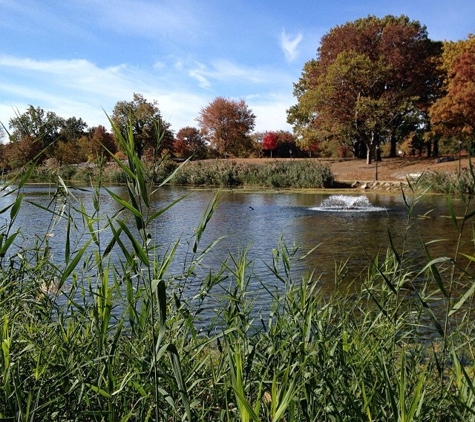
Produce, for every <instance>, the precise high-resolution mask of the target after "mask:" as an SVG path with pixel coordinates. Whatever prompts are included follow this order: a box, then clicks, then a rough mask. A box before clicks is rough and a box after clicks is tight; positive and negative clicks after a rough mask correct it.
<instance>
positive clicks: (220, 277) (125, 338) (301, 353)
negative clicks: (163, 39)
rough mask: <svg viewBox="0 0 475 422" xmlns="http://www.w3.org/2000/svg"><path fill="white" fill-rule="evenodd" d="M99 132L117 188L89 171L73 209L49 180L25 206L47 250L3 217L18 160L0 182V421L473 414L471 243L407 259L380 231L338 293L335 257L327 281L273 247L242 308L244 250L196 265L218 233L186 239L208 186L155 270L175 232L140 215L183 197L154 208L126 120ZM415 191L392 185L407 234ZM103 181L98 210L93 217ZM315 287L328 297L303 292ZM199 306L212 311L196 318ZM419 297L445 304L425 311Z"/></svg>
mask: <svg viewBox="0 0 475 422" xmlns="http://www.w3.org/2000/svg"><path fill="white" fill-rule="evenodd" d="M116 135H117V136H118V138H119V139H120V142H121V143H122V149H123V150H124V151H126V154H127V157H128V161H127V163H123V162H121V161H117V165H118V166H119V167H120V168H121V171H122V172H123V173H124V175H125V181H126V187H127V192H128V196H127V198H123V197H119V196H117V195H116V194H115V193H114V191H112V190H111V189H108V188H107V187H104V186H102V185H101V179H100V178H99V179H97V180H93V181H91V182H92V185H93V186H94V188H95V195H94V200H93V211H92V212H86V207H85V206H84V204H81V202H79V201H77V199H76V197H75V196H74V190H73V189H72V188H70V187H68V186H66V184H65V183H64V182H63V181H62V179H61V178H58V179H57V180H58V184H57V195H56V196H55V197H54V200H53V201H52V203H51V206H50V207H41V209H42V211H43V212H45V213H47V215H50V216H51V222H52V224H59V222H62V223H63V224H64V227H65V231H66V237H65V238H66V241H65V244H64V247H63V251H64V255H63V257H62V258H63V259H62V260H61V262H57V261H55V260H54V259H53V257H52V256H51V254H50V248H49V238H48V236H47V235H46V232H45V236H44V237H38V239H37V242H36V243H35V244H34V245H27V244H25V243H23V242H22V233H21V228H19V229H15V227H16V226H15V220H16V218H17V217H18V215H19V213H20V212H22V209H23V208H22V203H23V201H24V197H23V194H22V188H23V187H24V186H25V184H26V183H27V182H28V180H29V177H30V175H31V173H32V172H33V166H32V167H31V168H30V170H29V171H27V172H26V173H25V174H24V175H22V177H21V178H19V179H16V180H13V181H12V182H11V183H10V184H9V186H6V187H5V190H4V194H5V195H9V196H11V197H12V198H13V200H12V201H11V205H9V206H7V207H6V208H5V209H3V210H1V211H0V215H1V216H2V217H3V218H4V220H3V221H5V223H4V224H3V227H2V235H1V237H0V264H1V265H0V324H1V327H0V345H1V350H0V419H1V420H5V421H9V420H11V421H39V420H41V421H147V420H150V421H151V420H155V421H183V420H188V421H201V420H208V421H383V420H384V421H387V420H397V421H462V420H463V421H471V420H472V421H475V381H474V376H475V363H474V354H475V351H474V347H473V338H474V327H473V314H472V312H473V311H472V305H473V303H472V302H473V293H474V291H475V282H474V281H475V279H474V273H473V268H472V267H473V261H475V258H474V255H473V251H471V252H468V251H467V250H465V249H464V250H463V251H462V249H461V244H460V241H459V243H458V245H457V247H456V248H455V250H447V255H446V256H435V257H434V256H431V255H430V252H429V248H428V247H427V245H425V244H423V243H421V248H422V249H424V250H425V251H426V261H425V262H416V263H414V262H412V261H411V260H410V251H407V250H405V247H404V245H403V246H401V247H398V248H396V246H395V243H396V242H393V236H394V233H390V232H388V248H387V253H386V255H385V256H381V257H372V261H371V263H370V264H369V265H368V268H367V272H366V273H365V274H364V276H363V277H361V278H356V276H354V279H355V280H354V284H353V285H352V286H351V288H350V289H348V290H347V289H345V288H343V285H347V284H346V283H341V280H342V279H343V278H346V279H348V278H353V276H352V275H351V274H348V272H347V271H345V266H344V264H342V265H341V266H339V267H337V268H336V271H335V278H334V280H324V279H322V278H320V277H319V276H318V269H315V270H314V271H313V272H309V273H308V274H307V275H306V276H305V277H303V278H302V279H297V280H296V279H294V278H293V276H292V271H291V269H292V266H293V265H295V262H296V261H297V260H301V259H305V257H306V255H307V254H308V253H312V251H309V252H307V253H303V252H301V251H300V250H299V249H298V248H296V247H294V248H290V247H288V246H287V245H286V244H285V243H283V242H282V243H279V244H278V245H276V247H275V249H273V250H272V251H269V261H268V263H267V266H268V277H267V278H266V280H262V282H261V284H262V289H261V293H262V294H267V295H268V297H269V308H268V309H262V310H259V309H256V308H255V305H254V298H255V297H254V296H253V295H254V294H255V293H254V292H253V291H251V290H250V289H249V286H250V283H251V281H253V282H254V281H256V280H257V275H256V274H255V273H254V271H253V263H252V261H250V260H249V258H248V256H247V252H246V251H243V252H242V253H241V254H238V255H236V256H234V255H233V256H230V257H229V259H228V260H227V261H226V262H223V263H222V264H221V265H220V266H219V267H218V268H215V269H214V270H213V271H208V272H204V271H202V270H201V264H202V262H203V259H205V257H206V256H207V254H209V253H211V252H212V250H213V248H214V247H216V245H218V244H219V239H217V240H216V241H214V242H212V243H211V244H203V233H204V232H205V230H206V227H207V224H208V222H209V220H210V219H211V218H212V216H213V213H214V212H215V211H216V209H217V207H218V206H219V194H218V195H217V196H216V197H215V199H214V200H213V201H212V202H211V203H210V204H209V207H208V208H207V209H206V210H204V211H203V217H202V219H201V221H199V222H197V229H196V232H195V233H194V237H193V240H192V242H190V244H189V252H188V255H187V259H186V261H185V262H183V263H182V271H180V273H179V274H177V273H174V272H172V271H171V269H170V268H171V265H170V264H171V263H172V262H173V261H174V260H176V259H178V258H177V257H176V256H175V251H176V249H177V246H178V244H179V242H180V238H177V240H176V242H175V243H173V244H169V245H164V246H160V239H155V238H153V237H152V233H153V224H154V222H155V221H156V220H157V219H160V218H163V217H164V216H165V215H166V213H167V212H170V211H173V206H174V205H175V204H176V202H179V201H180V200H183V199H185V198H180V199H179V200H177V201H175V202H174V203H170V204H168V205H167V206H165V207H163V208H161V209H158V210H157V209H154V208H153V207H152V206H151V205H152V202H153V198H154V196H155V195H157V194H159V192H160V188H161V187H160V185H156V184H155V183H154V180H153V177H151V176H150V175H149V174H148V173H147V171H146V170H145V168H144V166H143V164H142V163H141V161H140V160H139V159H138V158H137V156H136V155H135V153H134V148H133V142H134V139H133V135H132V131H130V132H129V134H128V137H126V138H123V137H121V135H120V133H119V132H118V131H117V133H116ZM181 170H182V169H180V170H177V172H176V174H175V175H173V174H172V175H170V177H176V176H177V175H178V173H179V172H180V171H181ZM168 182H169V180H168V179H165V180H163V181H162V184H165V183H168ZM472 183H475V177H474V175H473V174H472ZM7 187H8V188H9V189H10V190H7ZM416 188H417V187H416V186H414V185H411V184H409V188H408V191H405V192H402V194H403V197H404V200H405V203H406V205H407V212H408V225H407V228H406V230H415V229H417V227H416V226H415V224H417V220H416V219H414V218H412V214H413V213H414V210H415V209H416V208H417V202H418V195H417V194H416V191H417V189H416ZM104 192H106V194H107V195H108V196H109V197H110V198H111V199H113V200H114V201H116V203H117V205H118V207H117V208H118V211H117V213H116V214H115V215H112V216H104V215H102V214H101V201H102V200H103V195H104ZM461 198H462V200H463V201H465V202H464V203H465V205H466V206H465V212H464V214H463V215H456V214H455V211H453V207H451V206H450V202H449V206H448V209H449V212H450V214H451V216H452V219H453V222H454V230H455V231H456V233H458V234H460V235H461V233H462V232H464V231H465V230H467V229H469V228H470V227H469V226H470V225H471V223H472V219H473V216H474V215H475V211H474V210H473V200H472V198H471V197H470V196H467V195H462V196H461ZM78 232H79V234H80V236H79V238H80V239H81V242H78V243H76V242H74V241H73V239H76V238H77V236H76V235H77V234H78ZM402 235H403V236H404V233H402ZM460 238H461V237H460ZM433 241H442V240H441V239H436V238H435V239H433ZM320 247H324V245H323V246H320ZM328 282H333V283H334V285H335V288H334V290H333V293H332V294H330V295H329V294H323V293H322V290H321V289H320V286H321V285H322V284H323V283H328ZM188 283H195V284H196V283H199V286H200V288H199V291H198V292H197V293H196V295H194V296H186V295H184V294H183V291H185V290H186V286H187V285H188ZM210 301H212V302H213V303H214V304H215V308H216V310H215V318H214V319H212V320H210V321H209V322H208V327H206V329H203V325H202V324H198V321H200V315H201V314H202V312H203V311H204V310H205V308H206V307H207V306H209V305H208V304H209V303H210ZM435 301H443V302H444V303H445V312H444V313H443V315H442V316H441V315H435V313H434V312H433V306H432V305H433V303H434V302H435ZM200 327H201V328H200Z"/></svg>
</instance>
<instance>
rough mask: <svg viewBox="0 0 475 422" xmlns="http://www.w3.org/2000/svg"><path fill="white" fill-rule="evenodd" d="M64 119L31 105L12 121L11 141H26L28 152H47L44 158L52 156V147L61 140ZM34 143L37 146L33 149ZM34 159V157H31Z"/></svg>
mask: <svg viewBox="0 0 475 422" xmlns="http://www.w3.org/2000/svg"><path fill="white" fill-rule="evenodd" d="M63 124H64V119H62V118H61V117H59V116H58V115H57V114H56V113H54V112H52V111H48V112H46V111H45V110H43V109H42V108H41V107H36V108H35V107H33V106H32V105H30V106H29V107H28V109H27V110H26V111H25V112H24V113H23V114H19V113H18V114H17V116H16V117H13V118H12V119H10V122H9V128H10V130H11V138H10V140H11V141H13V142H14V143H20V142H21V141H22V140H23V139H26V141H25V144H28V145H29V147H28V148H27V150H28V151H33V150H35V151H36V150H39V151H41V150H43V149H44V150H45V154H44V156H45V157H46V156H52V155H53V151H52V148H51V147H52V146H54V143H55V142H56V141H57V140H58V139H59V135H60V132H61V128H62V127H63ZM32 143H36V144H37V146H35V147H33V148H32V145H31V144H32ZM30 158H32V157H30Z"/></svg>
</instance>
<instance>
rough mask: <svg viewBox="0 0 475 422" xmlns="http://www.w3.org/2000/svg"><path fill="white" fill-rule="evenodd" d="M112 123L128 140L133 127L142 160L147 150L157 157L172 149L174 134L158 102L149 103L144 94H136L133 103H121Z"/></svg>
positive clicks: (117, 107) (114, 111)
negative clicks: (129, 129)
mask: <svg viewBox="0 0 475 422" xmlns="http://www.w3.org/2000/svg"><path fill="white" fill-rule="evenodd" d="M111 118H112V121H113V122H114V124H115V125H116V127H117V128H118V129H119V131H120V133H121V134H122V136H124V137H125V138H127V133H128V128H129V126H131V127H132V131H133V135H134V142H135V152H136V153H137V155H138V157H139V158H142V156H143V155H144V152H145V150H146V149H149V150H150V151H151V152H152V155H153V156H154V157H155V156H156V155H157V154H158V153H159V152H160V151H162V150H163V149H165V148H167V149H171V147H172V144H173V133H172V132H171V130H170V124H169V123H167V122H165V121H164V120H163V118H162V115H161V113H160V109H159V107H158V103H157V102H156V101H152V102H149V101H147V100H146V99H145V98H144V97H143V95H142V94H137V93H134V95H133V99H132V101H119V102H117V104H116V105H115V107H114V110H113V112H112V117H111Z"/></svg>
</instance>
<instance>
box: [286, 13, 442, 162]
mask: <svg viewBox="0 0 475 422" xmlns="http://www.w3.org/2000/svg"><path fill="white" fill-rule="evenodd" d="M439 48H440V43H434V42H432V41H430V40H429V39H428V36H427V31H426V28H425V27H424V26H422V25H421V24H420V23H419V22H417V21H410V20H409V19H408V18H407V17H406V16H400V17H394V16H386V17H384V18H382V19H380V18H377V17H374V16H369V17H367V18H364V19H358V20H356V21H354V22H349V23H346V24H345V25H342V26H337V27H335V28H333V29H331V30H330V32H329V33H328V34H326V35H325V36H324V37H323V38H322V40H321V44H320V47H319V48H318V55H317V58H316V59H312V60H310V61H309V62H307V63H306V64H305V66H304V69H303V73H302V76H301V78H300V80H299V81H298V83H296V84H295V85H294V96H295V97H297V100H298V103H297V104H296V105H294V106H292V107H291V108H290V109H289V110H288V122H289V123H291V124H292V125H293V127H294V131H295V132H296V134H297V136H298V139H299V144H300V146H301V147H306V148H315V146H316V144H318V143H321V142H323V141H329V140H330V141H332V142H338V143H340V144H341V145H344V146H345V147H346V148H348V149H350V150H351V151H352V152H353V154H354V155H356V156H362V155H364V154H366V156H367V158H368V161H369V160H370V158H371V153H372V152H373V151H374V150H375V149H376V148H377V147H378V146H379V145H380V143H382V142H386V141H390V142H391V143H392V148H391V153H392V155H394V154H395V153H396V152H395V150H396V148H395V145H396V143H395V141H396V139H397V137H398V136H402V135H403V134H404V133H408V132H409V131H410V130H411V129H412V128H414V127H416V126H417V125H419V124H421V122H422V121H423V120H422V119H421V115H422V114H423V113H425V112H427V107H428V105H429V104H430V102H431V101H432V100H433V97H434V92H435V91H434V88H435V87H436V86H437V82H438V74H437V72H435V70H434V69H435V66H434V57H436V56H437V54H438V52H439ZM414 63H417V65H416V66H415V65H414Z"/></svg>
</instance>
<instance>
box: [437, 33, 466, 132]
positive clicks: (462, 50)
mask: <svg viewBox="0 0 475 422" xmlns="http://www.w3.org/2000/svg"><path fill="white" fill-rule="evenodd" d="M440 68H441V70H442V71H444V73H445V80H444V86H443V89H444V93H445V95H444V96H442V97H441V98H440V99H438V100H437V101H436V102H435V103H434V105H433V106H432V107H431V109H430V118H431V122H432V125H433V128H434V131H435V132H436V133H439V134H440V135H446V136H456V137H457V138H458V139H459V140H460V139H467V138H468V139H470V140H472V141H473V140H474V133H475V36H473V35H472V36H469V37H468V38H467V39H466V40H462V41H457V42H445V43H444V46H443V53H442V57H441V64H440Z"/></svg>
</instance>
